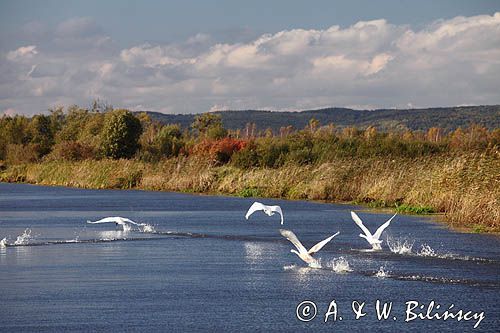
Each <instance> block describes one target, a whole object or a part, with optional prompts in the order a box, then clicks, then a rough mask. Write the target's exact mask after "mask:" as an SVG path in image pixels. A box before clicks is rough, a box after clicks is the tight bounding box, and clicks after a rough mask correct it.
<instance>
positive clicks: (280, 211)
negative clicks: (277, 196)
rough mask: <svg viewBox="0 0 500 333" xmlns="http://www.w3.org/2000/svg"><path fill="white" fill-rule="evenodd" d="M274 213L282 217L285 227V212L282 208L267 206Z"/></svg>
mask: <svg viewBox="0 0 500 333" xmlns="http://www.w3.org/2000/svg"><path fill="white" fill-rule="evenodd" d="M267 208H269V209H270V210H271V211H272V212H277V213H279V214H280V216H281V225H283V211H282V210H281V207H280V206H267Z"/></svg>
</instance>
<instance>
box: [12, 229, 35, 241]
mask: <svg viewBox="0 0 500 333" xmlns="http://www.w3.org/2000/svg"><path fill="white" fill-rule="evenodd" d="M32 238H33V237H32V236H31V229H29V228H26V229H25V230H24V232H23V233H22V235H19V236H17V239H16V241H15V242H14V245H25V244H28V242H29V241H30V239H32Z"/></svg>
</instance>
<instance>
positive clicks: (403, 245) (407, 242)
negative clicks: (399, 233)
mask: <svg viewBox="0 0 500 333" xmlns="http://www.w3.org/2000/svg"><path fill="white" fill-rule="evenodd" d="M414 245H415V240H411V239H406V238H391V237H388V238H387V246H388V247H389V250H390V251H391V252H392V253H394V254H398V255H403V256H414V257H422V258H435V259H447V260H463V261H478V262H495V260H492V259H487V258H478V257H471V256H463V255H458V254H455V253H451V252H446V253H440V252H438V251H436V250H435V249H433V248H432V247H431V246H430V245H428V244H425V243H424V244H421V245H420V249H418V250H414V249H413V248H414Z"/></svg>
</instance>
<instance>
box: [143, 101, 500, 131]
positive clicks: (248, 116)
mask: <svg viewBox="0 0 500 333" xmlns="http://www.w3.org/2000/svg"><path fill="white" fill-rule="evenodd" d="M146 113H148V114H149V115H150V116H151V118H152V119H154V120H158V121H160V122H162V123H177V124H180V125H181V126H182V127H188V126H189V125H190V124H191V123H192V122H193V119H194V117H195V116H196V115H195V114H164V113H159V112H151V111H146ZM214 113H216V114H220V115H221V116H222V121H223V123H224V126H225V127H226V128H228V129H238V128H244V127H245V126H246V124H247V123H255V124H256V126H257V129H258V130H264V129H266V128H268V127H270V128H272V129H273V131H279V129H280V127H282V126H288V125H292V126H293V127H294V128H296V129H301V128H304V127H305V126H306V125H307V123H308V122H309V120H310V119H311V118H312V117H314V118H316V119H317V120H319V121H320V124H321V125H327V124H329V123H333V124H335V125H336V126H337V127H346V126H356V127H361V128H363V127H367V126H376V127H377V128H378V129H380V130H389V129H405V128H408V129H411V130H427V129H429V128H430V127H441V128H444V129H446V130H455V129H456V128H458V127H466V126H468V125H470V124H479V125H482V126H485V127H487V128H489V129H493V128H500V105H487V106H462V107H443V108H427V109H407V110H404V109H379V110H353V109H347V108H326V109H319V110H307V111H295V112H293V111H286V112H285V111H260V110H240V111H217V112H214Z"/></svg>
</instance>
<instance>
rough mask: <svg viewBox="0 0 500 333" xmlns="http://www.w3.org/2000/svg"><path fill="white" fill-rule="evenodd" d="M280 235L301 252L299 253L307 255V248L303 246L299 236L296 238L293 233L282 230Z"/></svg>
mask: <svg viewBox="0 0 500 333" xmlns="http://www.w3.org/2000/svg"><path fill="white" fill-rule="evenodd" d="M280 234H281V235H282V236H283V237H285V238H286V239H288V240H289V241H290V242H291V243H292V244H293V245H294V246H295V247H296V248H297V250H299V253H307V250H306V248H305V247H304V245H302V243H301V242H300V241H299V239H298V238H297V236H295V234H294V233H293V231H290V230H285V229H280Z"/></svg>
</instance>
